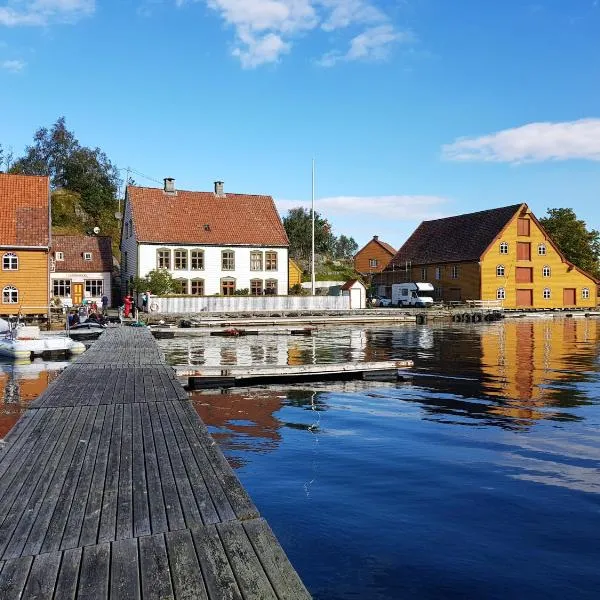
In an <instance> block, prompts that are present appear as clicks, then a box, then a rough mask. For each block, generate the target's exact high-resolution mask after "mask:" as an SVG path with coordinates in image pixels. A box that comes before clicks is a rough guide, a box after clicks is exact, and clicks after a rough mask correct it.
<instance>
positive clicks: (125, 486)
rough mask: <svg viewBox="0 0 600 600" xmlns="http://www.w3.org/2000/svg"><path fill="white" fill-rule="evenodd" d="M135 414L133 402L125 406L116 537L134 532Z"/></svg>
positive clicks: (128, 535) (122, 536)
mask: <svg viewBox="0 0 600 600" xmlns="http://www.w3.org/2000/svg"><path fill="white" fill-rule="evenodd" d="M132 448H133V416H132V412H131V404H126V405H125V406H124V407H123V431H122V434H121V458H120V465H119V481H118V486H119V487H118V498H117V532H116V537H115V539H117V540H122V539H125V538H130V537H131V536H132V534H133V498H132V493H133V482H132V478H133V473H132V463H133V456H132Z"/></svg>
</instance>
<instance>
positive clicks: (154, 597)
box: [139, 534, 175, 600]
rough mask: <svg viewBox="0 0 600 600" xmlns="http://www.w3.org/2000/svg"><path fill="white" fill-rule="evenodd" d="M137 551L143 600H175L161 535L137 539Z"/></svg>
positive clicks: (163, 540)
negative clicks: (138, 552) (138, 553)
mask: <svg viewBox="0 0 600 600" xmlns="http://www.w3.org/2000/svg"><path fill="white" fill-rule="evenodd" d="M139 550H140V575H141V580H142V597H143V598H144V600H175V595H174V593H173V587H172V585H171V574H170V571H169V560H168V558H167V549H166V547H165V539H164V537H163V535H162V534H158V535H151V536H147V537H142V538H139Z"/></svg>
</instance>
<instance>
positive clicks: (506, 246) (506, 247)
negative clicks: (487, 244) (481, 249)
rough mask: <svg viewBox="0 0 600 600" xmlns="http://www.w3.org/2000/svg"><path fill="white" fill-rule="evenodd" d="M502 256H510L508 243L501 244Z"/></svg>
mask: <svg viewBox="0 0 600 600" xmlns="http://www.w3.org/2000/svg"><path fill="white" fill-rule="evenodd" d="M500 254H508V243H507V242H500Z"/></svg>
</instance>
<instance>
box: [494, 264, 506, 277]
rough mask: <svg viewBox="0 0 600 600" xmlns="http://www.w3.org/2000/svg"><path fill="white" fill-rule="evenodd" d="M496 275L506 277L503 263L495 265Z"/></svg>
mask: <svg viewBox="0 0 600 600" xmlns="http://www.w3.org/2000/svg"><path fill="white" fill-rule="evenodd" d="M496 277H506V269H505V268H504V265H497V266H496Z"/></svg>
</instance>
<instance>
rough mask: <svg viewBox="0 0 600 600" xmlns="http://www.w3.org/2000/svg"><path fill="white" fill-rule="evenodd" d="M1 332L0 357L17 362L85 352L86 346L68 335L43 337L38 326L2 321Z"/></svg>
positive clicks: (0, 324)
mask: <svg viewBox="0 0 600 600" xmlns="http://www.w3.org/2000/svg"><path fill="white" fill-rule="evenodd" d="M6 325H8V328H7V327H6ZM0 331H1V333H0V356H6V357H8V358H12V359H16V360H27V359H30V358H31V357H33V356H44V355H49V354H58V353H61V354H81V353H82V352H85V345H84V344H82V343H81V342H76V341H75V340H72V339H71V338H69V337H67V336H66V335H60V334H59V335H55V334H49V335H42V333H41V331H40V328H39V327H37V326H31V325H28V326H26V325H19V324H17V325H13V324H10V323H7V321H4V320H2V323H0Z"/></svg>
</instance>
